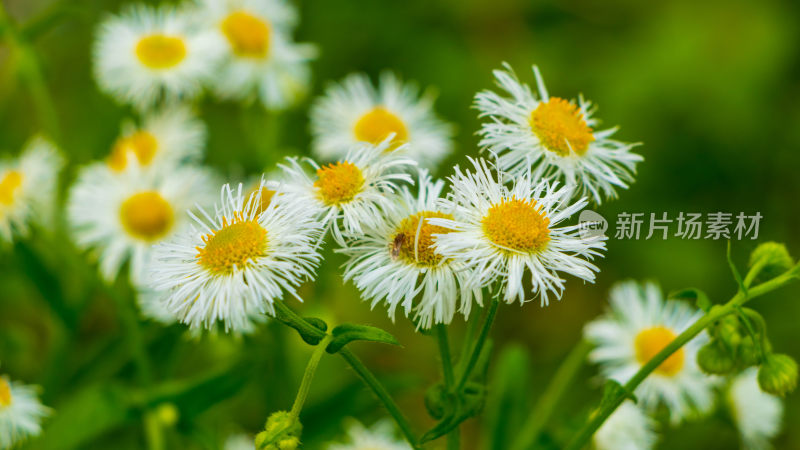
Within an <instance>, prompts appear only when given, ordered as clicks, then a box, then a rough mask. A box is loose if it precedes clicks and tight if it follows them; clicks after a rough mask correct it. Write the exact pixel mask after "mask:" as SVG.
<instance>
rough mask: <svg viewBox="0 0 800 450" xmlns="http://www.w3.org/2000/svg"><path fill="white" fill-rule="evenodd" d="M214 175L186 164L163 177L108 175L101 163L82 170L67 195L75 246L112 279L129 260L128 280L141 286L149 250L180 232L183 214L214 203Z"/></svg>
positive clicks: (183, 227) (149, 259)
mask: <svg viewBox="0 0 800 450" xmlns="http://www.w3.org/2000/svg"><path fill="white" fill-rule="evenodd" d="M214 184H216V180H215V177H214V176H212V175H211V174H210V173H209V172H208V171H206V170H204V169H197V168H193V167H190V166H182V167H178V168H174V169H172V170H171V171H169V173H159V174H155V173H143V172H139V171H137V170H128V171H125V172H123V173H116V172H114V171H112V170H111V169H110V168H109V167H108V166H107V165H106V164H102V163H95V164H92V165H90V166H88V167H86V168H84V169H83V170H82V171H81V172H80V174H79V175H78V179H77V181H76V182H75V184H74V185H73V186H72V188H71V191H70V197H69V202H68V205H67V214H68V217H69V221H70V225H71V227H72V230H73V233H74V235H75V239H76V242H77V244H78V245H79V246H81V247H83V248H90V249H92V250H93V251H94V252H96V254H97V255H98V257H99V262H100V272H101V273H102V275H103V276H104V277H105V278H106V279H107V280H113V279H114V278H116V276H117V274H118V272H119V269H120V267H121V266H122V264H123V263H124V262H125V261H126V260H128V259H130V277H131V281H132V282H133V283H134V284H136V285H141V284H143V283H144V275H145V267H146V266H147V265H148V264H150V263H151V262H152V256H153V251H152V246H153V244H155V243H156V242H159V241H161V240H163V239H168V238H170V237H172V236H174V235H175V234H176V233H179V232H181V231H182V230H186V229H187V228H188V226H189V224H190V220H189V219H188V217H187V216H186V214H185V211H186V210H188V209H190V208H192V207H194V206H195V205H209V204H211V203H212V202H213V201H214V197H215V194H214V189H213V187H212V186H213V185H214Z"/></svg>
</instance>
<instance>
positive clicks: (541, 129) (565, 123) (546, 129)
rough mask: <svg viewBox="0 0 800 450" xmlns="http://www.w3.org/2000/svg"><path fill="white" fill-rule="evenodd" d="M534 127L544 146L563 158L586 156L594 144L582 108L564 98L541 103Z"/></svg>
mask: <svg viewBox="0 0 800 450" xmlns="http://www.w3.org/2000/svg"><path fill="white" fill-rule="evenodd" d="M530 125H531V129H533V132H534V133H536V136H538V137H539V140H540V141H541V142H542V145H544V146H545V148H547V149H548V150H550V151H551V152H554V153H557V154H558V155H560V156H567V155H569V153H570V151H573V152H575V153H577V154H578V155H583V154H584V153H586V150H587V149H588V148H589V143H590V142H592V141H594V135H593V134H592V129H591V128H589V126H588V125H586V121H585V120H583V114H582V113H581V112H580V110H579V109H578V106H577V105H574V104H572V103H570V102H568V101H567V100H564V99H563V98H558V97H550V100H549V101H548V102H547V103H544V102H542V103H539V106H537V107H536V109H534V110H533V111H532V112H531V118H530Z"/></svg>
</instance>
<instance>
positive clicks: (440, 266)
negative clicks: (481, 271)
mask: <svg viewBox="0 0 800 450" xmlns="http://www.w3.org/2000/svg"><path fill="white" fill-rule="evenodd" d="M443 187H444V182H443V181H441V180H439V181H436V182H433V181H432V180H431V177H430V176H429V175H428V173H427V171H425V170H422V171H420V174H419V184H418V188H419V193H418V194H417V195H414V194H412V193H411V192H410V191H409V189H408V188H407V187H406V186H403V188H402V189H401V190H400V193H399V194H398V195H395V196H394V197H393V198H391V199H390V201H392V202H393V203H395V204H396V205H397V206H398V207H397V208H395V209H392V210H388V211H387V213H386V217H385V220H383V221H381V222H380V226H379V227H377V228H369V229H365V230H364V231H365V235H364V236H361V237H358V238H355V239H351V240H350V241H349V242H348V244H347V246H346V247H345V248H343V249H341V250H340V252H342V253H344V254H346V255H348V256H349V257H350V259H349V261H348V262H347V263H346V265H345V273H344V278H345V281H349V280H351V279H352V280H353V281H354V282H355V284H356V286H357V287H358V288H359V290H361V292H362V293H363V294H364V296H365V297H367V298H369V299H370V300H371V301H372V306H373V307H374V306H375V305H376V304H378V303H380V302H382V301H384V302H386V304H387V306H388V307H389V316H390V317H392V318H394V312H395V309H396V308H397V307H398V306H401V307H402V309H403V312H404V313H405V315H406V316H409V315H410V313H411V311H412V309H413V310H414V311H415V312H416V314H415V317H414V318H415V321H416V322H417V324H418V326H420V327H422V328H430V327H431V326H432V325H433V324H439V323H445V324H447V323H450V321H451V320H452V319H453V315H454V314H455V312H456V309H458V310H459V312H461V313H462V314H464V316H465V317H467V316H469V312H470V308H471V307H472V301H473V298H474V300H475V301H476V302H477V303H478V304H479V305H480V304H482V298H481V288H480V286H479V285H475V284H474V283H473V282H472V279H471V278H472V273H471V272H470V271H468V270H466V268H465V267H464V264H463V263H457V262H455V261H453V260H452V259H448V258H443V257H442V256H441V255H439V254H436V253H434V251H433V247H432V244H433V235H434V234H443V233H447V232H449V231H450V230H448V229H446V228H443V227H441V226H436V225H432V224H431V223H429V222H428V219H429V218H433V217H439V218H453V216H452V214H448V213H443V212H441V211H439V210H438V204H437V201H438V199H439V197H440V195H441V193H442V188H443ZM417 296H419V302H418V304H417V305H414V299H415V298H416V297H417ZM459 299H460V304H459Z"/></svg>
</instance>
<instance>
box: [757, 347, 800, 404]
mask: <svg viewBox="0 0 800 450" xmlns="http://www.w3.org/2000/svg"><path fill="white" fill-rule="evenodd" d="M758 385H759V386H761V390H762V391H764V392H766V393H769V394H774V395H777V396H780V397H783V396H785V395H786V394H788V393H790V392H792V391H793V390H794V389H795V388H796V387H797V363H796V362H795V360H794V359H792V357H791V356H789V355H782V354H775V353H773V354H771V355H769V356H767V357H766V360H765V361H764V363H763V364H761V368H759V369H758Z"/></svg>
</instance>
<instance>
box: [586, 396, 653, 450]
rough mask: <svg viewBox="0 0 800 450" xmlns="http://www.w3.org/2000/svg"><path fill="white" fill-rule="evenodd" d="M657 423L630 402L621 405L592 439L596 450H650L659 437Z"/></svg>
mask: <svg viewBox="0 0 800 450" xmlns="http://www.w3.org/2000/svg"><path fill="white" fill-rule="evenodd" d="M655 427H656V421H655V420H653V419H652V418H651V417H648V416H647V415H646V414H645V413H644V412H643V411H642V410H641V408H639V407H638V406H636V405H635V404H633V402H631V401H630V400H626V401H625V402H624V403H623V404H621V405H619V408H617V410H616V411H614V413H613V414H611V416H609V418H608V419H606V421H605V422H603V425H602V426H601V427H600V428H599V429H598V430H597V432H596V433H595V434H594V436H593V437H592V439H593V443H594V448H595V450H649V449H651V448H653V447H654V446H655V443H656V441H657V440H658V435H657V434H656V432H655Z"/></svg>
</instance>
